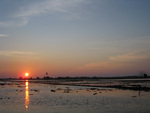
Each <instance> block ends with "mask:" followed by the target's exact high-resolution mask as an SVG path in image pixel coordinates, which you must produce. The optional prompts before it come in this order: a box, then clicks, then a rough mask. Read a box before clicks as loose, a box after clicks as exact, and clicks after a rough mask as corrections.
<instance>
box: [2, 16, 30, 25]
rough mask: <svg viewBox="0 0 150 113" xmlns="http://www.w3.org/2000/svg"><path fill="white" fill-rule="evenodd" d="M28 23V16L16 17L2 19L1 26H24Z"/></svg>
mask: <svg viewBox="0 0 150 113" xmlns="http://www.w3.org/2000/svg"><path fill="white" fill-rule="evenodd" d="M27 23H28V19H27V18H16V19H15V20H14V19H13V20H11V21H1V22H0V27H11V26H24V25H26V24H27Z"/></svg>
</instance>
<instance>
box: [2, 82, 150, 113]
mask: <svg viewBox="0 0 150 113" xmlns="http://www.w3.org/2000/svg"><path fill="white" fill-rule="evenodd" d="M149 105H150V92H144V91H132V90H120V89H112V88H105V89H104V88H99V87H97V88H94V87H83V86H69V85H68V86H66V85H51V84H40V83H30V82H29V81H26V82H12V83H11V82H8V83H7V84H5V85H1V86H0V113H134V112H135V113H150V107H149Z"/></svg>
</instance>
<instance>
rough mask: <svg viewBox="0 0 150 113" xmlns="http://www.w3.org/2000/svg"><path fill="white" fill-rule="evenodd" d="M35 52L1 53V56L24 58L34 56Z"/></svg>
mask: <svg viewBox="0 0 150 113" xmlns="http://www.w3.org/2000/svg"><path fill="white" fill-rule="evenodd" d="M34 54H35V53H33V52H24V51H0V55H1V56H23V55H34Z"/></svg>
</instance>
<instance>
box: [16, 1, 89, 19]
mask: <svg viewBox="0 0 150 113" xmlns="http://www.w3.org/2000/svg"><path fill="white" fill-rule="evenodd" d="M86 2H87V0H45V1H42V2H38V3H35V4H31V5H29V6H27V7H25V8H22V9H21V10H20V11H19V12H18V13H17V14H16V15H15V16H16V17H30V16H37V15H40V14H43V13H51V12H61V13H70V12H71V10H72V9H73V8H74V7H76V8H77V7H78V5H79V4H82V3H86Z"/></svg>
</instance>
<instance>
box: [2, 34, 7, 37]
mask: <svg viewBox="0 0 150 113" xmlns="http://www.w3.org/2000/svg"><path fill="white" fill-rule="evenodd" d="M7 36H8V35H5V34H0V37H7Z"/></svg>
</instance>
